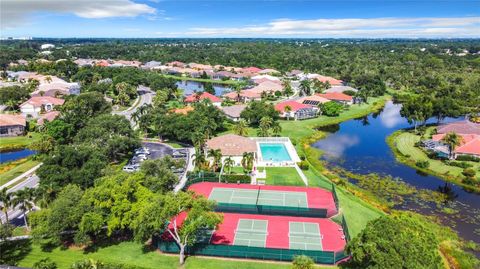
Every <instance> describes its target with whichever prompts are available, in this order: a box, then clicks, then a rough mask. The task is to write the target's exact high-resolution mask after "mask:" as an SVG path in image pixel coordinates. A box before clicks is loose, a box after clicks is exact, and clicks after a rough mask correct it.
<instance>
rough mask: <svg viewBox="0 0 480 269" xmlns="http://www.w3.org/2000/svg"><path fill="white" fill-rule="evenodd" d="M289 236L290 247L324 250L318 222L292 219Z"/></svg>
mask: <svg viewBox="0 0 480 269" xmlns="http://www.w3.org/2000/svg"><path fill="white" fill-rule="evenodd" d="M288 237H289V245H290V249H302V250H323V248H322V239H323V236H322V235H321V234H320V226H319V225H318V223H310V222H295V221H291V222H289V233H288Z"/></svg>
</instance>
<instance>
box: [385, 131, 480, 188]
mask: <svg viewBox="0 0 480 269" xmlns="http://www.w3.org/2000/svg"><path fill="white" fill-rule="evenodd" d="M420 139H421V138H420V136H419V135H416V134H413V133H411V132H407V131H397V132H395V133H393V134H392V135H390V137H389V138H387V142H388V144H389V145H390V147H393V148H392V150H393V151H394V153H396V154H395V156H396V158H397V160H398V161H400V162H402V163H405V164H407V165H409V166H412V167H414V168H415V169H420V168H418V167H416V166H415V163H416V162H417V161H428V162H429V163H430V165H429V167H428V168H427V169H421V170H422V171H424V172H426V173H429V174H434V175H437V176H439V177H441V178H444V179H445V180H449V181H453V182H455V183H459V184H461V180H462V178H463V175H462V171H463V168H460V167H456V166H451V165H447V164H445V163H443V162H442V161H440V160H433V159H430V158H428V156H427V155H426V154H425V152H423V151H422V150H421V149H420V148H418V147H415V143H416V142H418V141H420ZM467 163H469V164H471V165H473V169H474V170H475V171H477V177H480V163H478V162H467Z"/></svg>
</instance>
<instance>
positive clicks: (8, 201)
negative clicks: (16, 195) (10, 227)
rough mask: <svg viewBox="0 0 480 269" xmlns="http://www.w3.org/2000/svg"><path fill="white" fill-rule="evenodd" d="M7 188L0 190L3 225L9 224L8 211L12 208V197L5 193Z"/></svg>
mask: <svg viewBox="0 0 480 269" xmlns="http://www.w3.org/2000/svg"><path fill="white" fill-rule="evenodd" d="M7 190H8V189H7V188H3V189H1V190H0V209H1V210H2V211H3V214H5V223H7V224H8V223H9V219H8V210H10V208H12V206H13V196H12V194H11V193H10V192H7Z"/></svg>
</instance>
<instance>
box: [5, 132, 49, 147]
mask: <svg viewBox="0 0 480 269" xmlns="http://www.w3.org/2000/svg"><path fill="white" fill-rule="evenodd" d="M39 139H40V134H39V133H34V132H32V133H28V134H27V135H25V136H13V137H2V138H1V139H0V152H1V151H8V150H14V149H22V148H27V147H28V146H30V144H32V143H33V142H36V141H38V140H39Z"/></svg>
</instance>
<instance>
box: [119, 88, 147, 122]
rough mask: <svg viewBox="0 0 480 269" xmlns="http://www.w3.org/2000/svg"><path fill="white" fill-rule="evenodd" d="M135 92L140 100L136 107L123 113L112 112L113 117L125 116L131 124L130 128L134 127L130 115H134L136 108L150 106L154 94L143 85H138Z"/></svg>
mask: <svg viewBox="0 0 480 269" xmlns="http://www.w3.org/2000/svg"><path fill="white" fill-rule="evenodd" d="M137 92H138V95H139V98H140V100H139V102H138V104H137V105H135V106H132V107H130V108H129V109H127V110H124V111H118V112H112V113H113V114H115V115H123V116H125V117H126V118H127V119H128V120H129V121H130V122H131V123H132V126H134V125H135V122H134V121H133V120H132V114H133V113H135V111H137V108H139V107H141V106H143V105H146V104H151V103H152V100H153V96H154V95H155V92H153V91H152V90H150V88H149V87H145V86H143V85H140V86H138V87H137Z"/></svg>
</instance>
